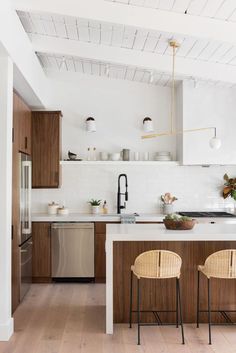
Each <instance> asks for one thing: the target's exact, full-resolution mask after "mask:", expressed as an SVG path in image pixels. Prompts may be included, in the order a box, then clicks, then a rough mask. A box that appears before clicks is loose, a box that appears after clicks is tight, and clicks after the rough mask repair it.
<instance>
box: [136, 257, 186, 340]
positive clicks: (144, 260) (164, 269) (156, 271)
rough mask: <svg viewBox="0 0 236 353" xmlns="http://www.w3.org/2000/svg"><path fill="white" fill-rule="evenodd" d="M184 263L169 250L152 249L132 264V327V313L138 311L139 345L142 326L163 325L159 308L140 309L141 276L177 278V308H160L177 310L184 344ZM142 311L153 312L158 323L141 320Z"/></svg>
mask: <svg viewBox="0 0 236 353" xmlns="http://www.w3.org/2000/svg"><path fill="white" fill-rule="evenodd" d="M181 265H182V259H181V257H180V256H179V255H178V254H176V253H174V252H172V251H167V250H151V251H146V252H144V253H142V254H140V255H139V256H138V257H137V258H136V259H135V262H134V265H133V266H131V276H130V328H131V327H132V313H134V312H135V313H137V323H138V345H140V327H141V326H150V325H151V326H153V325H162V324H163V323H162V322H161V319H160V316H159V314H158V310H140V297H141V293H140V280H141V278H143V279H145V278H149V279H167V278H176V308H175V310H160V311H159V312H175V313H176V327H178V326H179V323H180V326H181V334H182V343H183V344H184V328H183V320H182V307H181V295H180V284H179V278H180V269H181ZM133 275H135V276H136V278H137V310H133V307H132V300H133ZM141 312H145V313H147V312H151V313H153V315H154V317H155V319H156V321H157V322H156V323H142V322H140V313H141Z"/></svg>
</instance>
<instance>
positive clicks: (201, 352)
mask: <svg viewBox="0 0 236 353" xmlns="http://www.w3.org/2000/svg"><path fill="white" fill-rule="evenodd" d="M104 304H105V286H104V285H103V284H45V285H44V284H42V285H41V284H35V285H32V288H31V290H30V292H29V294H28V295H27V297H26V298H25V300H24V302H23V303H22V304H21V305H20V306H19V308H18V309H17V310H16V313H15V315H14V318H15V334H14V335H13V337H12V338H11V340H10V341H9V342H0V353H76V352H79V353H136V352H137V353H140V352H141V353H154V352H155V353H172V352H173V353H180V352H183V353H192V352H194V353H213V352H214V353H231V352H235V353H236V327H225V326H221V327H213V345H212V346H209V345H208V344H207V338H208V337H207V334H208V331H207V327H206V325H201V327H200V329H198V330H197V329H196V328H195V327H194V326H193V325H187V326H185V336H186V344H185V346H183V345H181V344H180V340H181V338H180V332H179V330H178V329H176V328H175V327H170V326H169V327H161V328H158V327H143V328H142V329H141V339H142V345H141V346H137V345H136V339H137V337H136V334H137V332H136V327H135V326H134V328H133V329H129V328H128V326H127V325H116V326H115V334H114V335H113V336H108V335H105V334H104V330H105V305H104Z"/></svg>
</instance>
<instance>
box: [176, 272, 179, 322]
mask: <svg viewBox="0 0 236 353" xmlns="http://www.w3.org/2000/svg"><path fill="white" fill-rule="evenodd" d="M178 295H179V292H178V278H176V327H177V328H178V327H179V298H178Z"/></svg>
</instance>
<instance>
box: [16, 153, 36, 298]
mask: <svg viewBox="0 0 236 353" xmlns="http://www.w3.org/2000/svg"><path fill="white" fill-rule="evenodd" d="M19 164H20V166H19V167H20V173H19V176H20V232H19V241H18V244H19V248H20V299H21V300H22V298H23V297H24V296H25V294H26V293H27V291H28V290H29V288H30V284H31V283H32V245H33V242H32V226H31V185H32V172H31V170H32V168H31V158H30V156H28V155H26V154H24V153H19Z"/></svg>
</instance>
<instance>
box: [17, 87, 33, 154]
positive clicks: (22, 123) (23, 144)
mask: <svg viewBox="0 0 236 353" xmlns="http://www.w3.org/2000/svg"><path fill="white" fill-rule="evenodd" d="M13 99H14V101H13V115H14V121H15V124H14V142H15V143H16V146H17V149H18V151H20V152H23V153H26V154H29V155H30V154H31V110H30V108H29V107H28V106H27V104H26V103H25V102H24V101H23V100H22V99H21V97H20V96H19V95H18V94H17V93H16V92H14V94H13Z"/></svg>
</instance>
